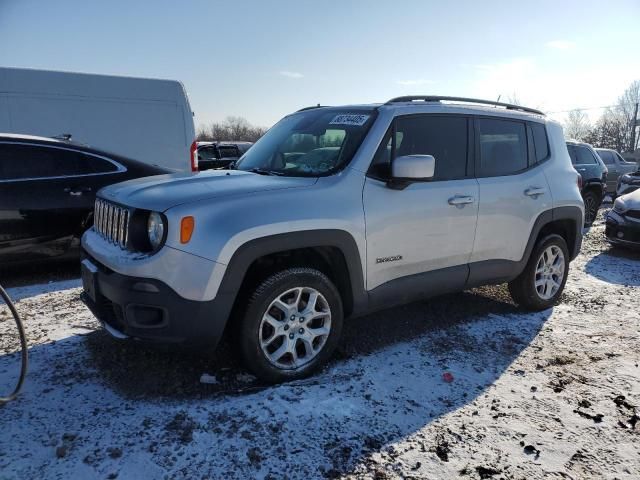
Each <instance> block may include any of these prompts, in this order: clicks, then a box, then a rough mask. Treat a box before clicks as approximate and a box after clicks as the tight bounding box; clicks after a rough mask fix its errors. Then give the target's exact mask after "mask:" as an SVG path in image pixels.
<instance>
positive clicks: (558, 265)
mask: <svg viewBox="0 0 640 480" xmlns="http://www.w3.org/2000/svg"><path fill="white" fill-rule="evenodd" d="M564 274H565V261H564V253H562V249H560V247H558V246H556V245H550V246H548V247H547V248H546V249H544V250H543V251H542V254H541V255H540V257H539V258H538V262H537V264H536V274H535V286H536V292H537V293H538V296H539V297H540V298H541V299H543V300H549V299H550V298H552V297H553V296H554V295H555V294H556V293H557V292H558V290H560V288H561V287H562V281H563V280H564Z"/></svg>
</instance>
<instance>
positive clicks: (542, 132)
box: [530, 123, 549, 163]
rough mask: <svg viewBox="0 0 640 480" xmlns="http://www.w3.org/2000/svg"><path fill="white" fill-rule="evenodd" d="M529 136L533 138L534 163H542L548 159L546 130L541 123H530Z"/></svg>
mask: <svg viewBox="0 0 640 480" xmlns="http://www.w3.org/2000/svg"><path fill="white" fill-rule="evenodd" d="M530 126H531V134H532V136H533V148H534V152H535V159H536V163H538V162H542V161H543V160H546V159H547V158H548V157H549V140H548V139H547V129H546V128H545V126H544V125H542V124H541V123H531V124H530Z"/></svg>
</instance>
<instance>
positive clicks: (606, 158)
mask: <svg viewBox="0 0 640 480" xmlns="http://www.w3.org/2000/svg"><path fill="white" fill-rule="evenodd" d="M576 148H579V149H584V150H586V151H588V150H589V149H588V148H586V147H580V146H577V147H576ZM597 152H598V155H599V156H600V158H601V159H602V161H603V162H604V164H605V165H606V166H607V170H609V173H608V174H607V191H609V192H612V191H615V189H616V185H617V184H618V177H620V173H621V172H620V165H619V164H618V162H616V156H615V154H614V153H613V152H612V151H611V150H597ZM589 153H591V152H589ZM585 155H586V154H585ZM589 160H590V159H589Z"/></svg>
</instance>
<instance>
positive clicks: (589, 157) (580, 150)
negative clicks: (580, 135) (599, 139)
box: [573, 145, 606, 165]
mask: <svg viewBox="0 0 640 480" xmlns="http://www.w3.org/2000/svg"><path fill="white" fill-rule="evenodd" d="M573 148H575V150H576V157H577V160H576V161H577V162H578V163H577V165H595V164H597V163H598V160H597V159H596V157H595V155H593V153H591V151H590V150H589V149H588V148H587V147H581V146H579V145H576V146H575V147H573ZM605 163H606V162H605Z"/></svg>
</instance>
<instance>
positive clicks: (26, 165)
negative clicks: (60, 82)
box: [0, 143, 125, 262]
mask: <svg viewBox="0 0 640 480" xmlns="http://www.w3.org/2000/svg"><path fill="white" fill-rule="evenodd" d="M124 171H125V169H124V167H123V166H121V165H120V164H117V163H116V162H112V161H110V160H108V159H104V158H101V157H95V156H93V155H88V154H86V153H84V152H80V151H76V150H74V149H68V148H64V147H54V146H48V145H44V144H29V143H0V261H5V262H10V261H16V260H35V259H38V258H45V257H53V256H57V255H60V254H62V253H65V252H66V251H67V250H68V248H69V246H70V244H71V240H72V239H73V238H74V237H77V236H78V235H80V234H81V233H82V231H83V228H86V227H87V226H89V225H90V222H91V213H92V211H93V204H94V201H95V192H96V191H97V190H98V189H100V188H101V187H103V186H105V185H107V184H109V183H114V182H116V181H117V179H118V176H119V175H122V174H123V173H124Z"/></svg>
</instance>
